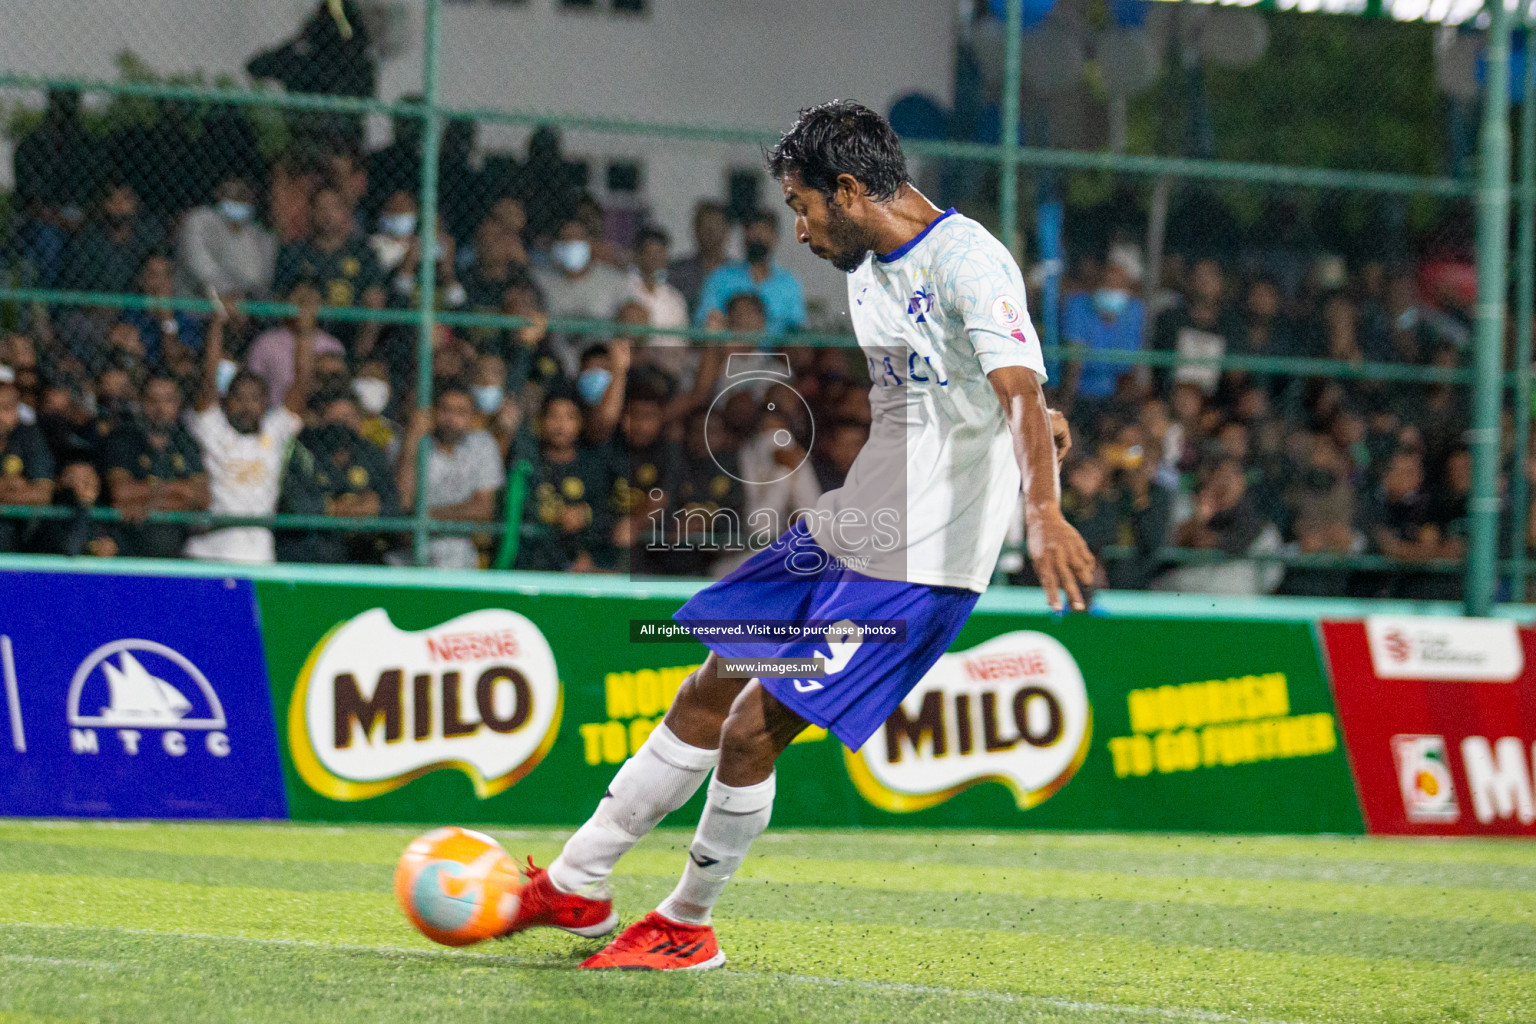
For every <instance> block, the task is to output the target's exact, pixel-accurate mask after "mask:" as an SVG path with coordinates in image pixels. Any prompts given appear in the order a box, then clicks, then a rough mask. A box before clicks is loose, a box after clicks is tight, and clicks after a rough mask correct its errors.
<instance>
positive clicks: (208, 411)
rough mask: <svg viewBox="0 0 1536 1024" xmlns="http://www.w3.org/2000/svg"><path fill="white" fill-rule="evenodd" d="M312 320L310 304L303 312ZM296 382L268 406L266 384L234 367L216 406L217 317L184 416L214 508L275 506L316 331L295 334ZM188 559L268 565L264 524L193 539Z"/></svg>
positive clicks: (259, 510) (303, 401)
mask: <svg viewBox="0 0 1536 1024" xmlns="http://www.w3.org/2000/svg"><path fill="white" fill-rule="evenodd" d="M303 315H304V316H305V318H306V320H312V319H313V305H312V303H311V304H310V310H309V312H307V313H305V314H303ZM293 347H294V354H293V367H294V370H293V384H292V385H290V386H289V388H288V394H287V398H286V400H285V401H284V403H283V404H282V405H280V406H278V407H276V408H268V407H267V384H266V381H265V380H263V379H262V378H261V377H258V376H256V375H255V374H253V373H249V372H238V371H237V372H236V373H235V374H234V375H233V378H232V379H230V380H229V381H228V383H227V388H226V389H225V390H224V392H223V394H224V398H223V402H222V403H221V402H220V400H219V396H220V387H219V384H220V374H221V369H220V368H221V366H222V365H225V360H224V318H223V317H222V316H220V315H218V314H215V315H214V318H213V321H212V322H211V323H210V325H209V328H208V341H207V344H206V345H205V346H204V347H203V378H202V383H201V386H200V388H199V390H198V393H197V399H196V401H195V403H194V404H193V411H192V414H191V415H190V416H188V417H187V429H188V431H189V432H190V433H191V434H192V436H193V437H194V438H196V440H197V443H198V445H199V446H200V447H201V449H202V454H203V465H204V467H205V468H206V469H207V471H208V481H209V489H210V492H211V495H212V501H211V503H210V505H209V508H210V510H211V511H213V512H216V513H225V514H228V515H241V516H270V515H271V514H272V513H273V512H275V511H276V510H277V495H278V487H279V485H280V484H281V483H282V470H283V463H284V461H285V458H286V455H287V450H288V444H289V442H291V441H292V440H293V439H294V437H295V436H296V435H297V434H298V432H299V431H300V430H301V429H303V426H304V421H303V420H302V419H300V418H299V417H300V415H301V414H302V413H303V411H304V408H305V406H306V405H307V404H308V403H309V390H310V378H311V376H312V374H313V372H314V362H315V353H314V332H313V331H312V330H302V329H301V330H298V331H295V332H294V341H293ZM224 372H227V371H224ZM186 553H187V556H188V557H190V558H204V559H209V560H213V561H224V562H271V561H272V560H273V557H274V551H273V541H272V531H271V530H268V529H266V528H265V527H261V526H232V527H226V528H223V529H219V530H214V531H212V532H211V533H205V534H201V535H199V536H195V537H192V538H191V539H190V540H188V541H187V547H186Z"/></svg>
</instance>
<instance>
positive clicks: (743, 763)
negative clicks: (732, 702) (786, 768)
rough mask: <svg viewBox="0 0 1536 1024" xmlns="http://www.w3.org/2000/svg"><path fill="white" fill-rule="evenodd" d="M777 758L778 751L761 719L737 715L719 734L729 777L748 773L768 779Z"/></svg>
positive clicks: (732, 715) (721, 760) (748, 715)
mask: <svg viewBox="0 0 1536 1024" xmlns="http://www.w3.org/2000/svg"><path fill="white" fill-rule="evenodd" d="M777 757H778V747H777V746H776V745H775V744H774V741H773V735H772V734H771V733H770V732H769V731H768V729H767V727H766V726H765V725H764V723H763V721H762V718H761V717H760V716H757V715H752V714H743V713H742V712H740V711H737V712H733V713H732V714H731V715H729V716H728V717H727V718H726V720H725V725H724V726H723V727H722V728H721V730H720V764H721V767H722V769H723V770H724V771H725V773H726V774H728V775H732V776H735V775H738V774H739V773H740V772H741V771H742V770H745V771H746V772H747V773H748V774H753V775H756V774H763V775H765V776H766V773H767V772H768V771H769V770H771V769H772V768H773V762H774V760H775V759H776V758H777ZM727 765H729V768H727V767H726V766H727Z"/></svg>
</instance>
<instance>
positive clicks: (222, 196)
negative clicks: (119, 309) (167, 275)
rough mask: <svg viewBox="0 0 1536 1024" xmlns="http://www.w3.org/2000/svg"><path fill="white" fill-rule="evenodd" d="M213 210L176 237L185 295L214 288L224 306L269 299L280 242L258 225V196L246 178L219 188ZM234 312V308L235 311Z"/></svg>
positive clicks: (191, 217)
mask: <svg viewBox="0 0 1536 1024" xmlns="http://www.w3.org/2000/svg"><path fill="white" fill-rule="evenodd" d="M215 197H216V198H215V201H214V204H213V205H212V206H199V207H198V208H197V209H195V210H193V211H192V212H190V213H188V214H187V216H186V219H185V220H183V221H182V224H181V232H180V234H179V235H178V237H177V252H176V263H177V274H178V277H179V278H180V280H179V281H178V285H179V286H180V288H181V290H182V291H183V292H184V293H192V294H196V295H203V294H206V292H207V291H208V289H210V288H212V289H213V290H214V291H216V292H218V293H219V295H220V297H222V298H223V300H224V304H225V305H226V306H230V304H231V303H235V302H238V301H240V300H241V299H257V298H265V297H266V295H267V292H268V291H269V290H270V289H271V287H272V270H273V267H274V265H275V264H276V262H277V240H276V239H275V238H273V237H272V234H271V232H269V231H267V229H266V228H264V227H262V226H261V225H260V224H257V223H256V193H255V190H254V189H252V188H251V185H250V182H248V181H246V180H245V179H244V178H238V177H234V178H227V179H225V180H224V181H223V182H221V183H220V184H219V187H218V191H217V192H216V193H215ZM231 308H233V307H232V306H231Z"/></svg>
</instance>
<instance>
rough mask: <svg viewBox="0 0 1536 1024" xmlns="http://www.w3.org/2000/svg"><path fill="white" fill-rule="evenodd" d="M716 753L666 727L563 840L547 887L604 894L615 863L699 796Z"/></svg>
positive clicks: (626, 765)
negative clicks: (700, 788) (663, 822)
mask: <svg viewBox="0 0 1536 1024" xmlns="http://www.w3.org/2000/svg"><path fill="white" fill-rule="evenodd" d="M719 760H720V751H718V750H705V749H704V748H703V747H695V746H692V745H690V744H687V743H684V742H683V741H682V740H680V739H678V738H677V734H676V733H674V732H673V731H672V730H671V729H668V728H667V726H666V723H665V722H663V723H662V724H660V725H658V726H656V728H655V729H653V730H651V735H650V737H649V738H648V739H647V740H646V741H645V743H643V744H642V745H641V746H640V749H639V750H637V751H635V754H634V756H633V757H631V758H630V759H629V760H628V761H625V762H624V764H623V765H622V766H621V767H620V768H619V772H618V774H617V775H615V776H614V777H613V781H612V782H610V783H609V784H608V792H607V793H605V794H604V795H603V799H602V800H601V801H600V802H599V803H598V805H597V810H596V811H593V812H592V817H590V818H588V819H587V823H586V824H585V825H583V826H581V828H579V829H577V830H576V834H575V835H573V836H571V838H570V839H568V840H566V843H565V849H564V850H562V851H561V852H560V856H559V857H556V858H555V862H554V863H553V864H551V865H550V866H549V878H550V881H552V882H554V883H555V887H556V888H558V889H561V890H564V891H565V892H584V893H592V892H593V891H594V890H595V891H596V892H597V893H598V894H599V895H604V894H606V887H607V881H608V876H609V875H610V874H612V873H613V866H614V865H615V864H617V863H618V861H619V858H620V857H622V856H624V854H626V853H628V852H629V850H630V848H631V847H632V846H634V845H635V844H636V843H638V842H639V841H640V840H641V839H642V838H643V837H644V836H645V834H646V833H647V832H649V831H650V830H651V829H653V828H655V827H656V825H657V824H658V823H659V822H660V821H661V819H662V818H665V817H666V816H667V815H668V814H671V813H672V812H673V811H675V810H677V809H678V808H679V807H681V806H682V805H683V804H685V803H687V802H688V798H689V797H691V796H693V794H694V793H696V792H698V789H699V786H701V785H702V784H703V783H704V777H705V776H706V775H708V774H709V770H710V769H711V768H713V767H714V766H715V765H716V763H718V762H719Z"/></svg>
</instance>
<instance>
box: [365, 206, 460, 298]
mask: <svg viewBox="0 0 1536 1024" xmlns="http://www.w3.org/2000/svg"><path fill="white" fill-rule="evenodd" d="M416 218H417V213H416V197H415V196H413V195H411V194H410V193H409V192H404V191H400V192H396V193H394V194H393V195H392V196H390V197H389V199H388V201H387V202H385V204H384V212H383V213H381V214H380V215H379V230H378V232H377V233H376V234H374V235H373V236H372V237H370V238H369V239H368V244H369V245H371V246H372V247H373V251H374V254H375V255H376V256H377V257H378V260H379V269H380V270H381V272H382V273H383V275H384V277H385V278H386V279H387V280H388V281H389V303H390V305H392V306H395V307H398V308H414V307H415V306H416V286H417V284H418V283H419V279H418V277H417V274H418V271H419V270H420V268H421V235H420V233H419V232H418V231H417V224H418V221H417V219H416ZM432 253H433V259H434V261H435V262H436V264H437V272H436V276H435V277H434V278H433V281H434V286H435V287H436V289H437V293H436V294H437V308H439V309H458V308H459V307H460V306H463V305H464V302H465V300H466V298H467V295H466V293H465V291H464V286H463V285H462V284H460V283H459V280H458V271H457V269H456V266H455V255H454V254H455V248H454V244H453V238H452V237H451V236H450V235H449V234H448V233H447V232H446V231H444V230H443V229H442V226H441V225H439V227H438V230H437V241H436V242H435V243H433V247H432Z"/></svg>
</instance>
